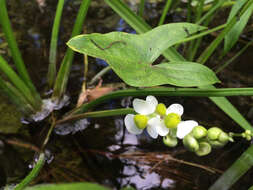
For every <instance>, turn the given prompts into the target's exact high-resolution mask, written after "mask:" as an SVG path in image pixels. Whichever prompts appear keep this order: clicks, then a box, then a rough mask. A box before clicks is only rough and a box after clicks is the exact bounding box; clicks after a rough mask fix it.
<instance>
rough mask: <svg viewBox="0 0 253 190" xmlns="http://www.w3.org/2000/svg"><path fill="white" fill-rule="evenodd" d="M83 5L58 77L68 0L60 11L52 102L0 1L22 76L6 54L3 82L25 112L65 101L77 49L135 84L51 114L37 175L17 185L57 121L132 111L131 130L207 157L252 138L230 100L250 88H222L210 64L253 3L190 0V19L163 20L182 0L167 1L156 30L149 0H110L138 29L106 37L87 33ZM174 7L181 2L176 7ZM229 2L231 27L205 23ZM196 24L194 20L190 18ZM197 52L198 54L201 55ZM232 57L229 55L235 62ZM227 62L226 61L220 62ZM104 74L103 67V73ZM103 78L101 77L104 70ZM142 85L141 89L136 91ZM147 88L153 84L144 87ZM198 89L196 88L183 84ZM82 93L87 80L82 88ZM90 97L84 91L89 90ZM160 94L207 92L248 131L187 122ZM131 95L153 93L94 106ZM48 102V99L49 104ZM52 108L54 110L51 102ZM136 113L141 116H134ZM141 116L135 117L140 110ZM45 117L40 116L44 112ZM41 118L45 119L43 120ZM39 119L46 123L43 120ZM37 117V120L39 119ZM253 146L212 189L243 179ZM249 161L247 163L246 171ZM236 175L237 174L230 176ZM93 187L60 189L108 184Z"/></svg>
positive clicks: (1, 20)
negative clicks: (31, 71)
mask: <svg viewBox="0 0 253 190" xmlns="http://www.w3.org/2000/svg"><path fill="white" fill-rule="evenodd" d="M81 2H82V3H81V5H80V9H79V12H78V15H77V18H76V22H75V25H74V27H73V31H72V38H71V39H70V41H69V42H68V43H67V45H68V46H69V48H68V49H67V52H66V54H65V56H64V59H63V60H62V63H61V66H60V69H59V71H58V74H56V54H57V38H58V31H59V25H60V19H61V14H62V11H63V6H64V0H59V1H58V6H57V10H56V16H55V21H54V26H53V32H52V37H51V44H50V56H49V63H50V64H49V70H48V88H53V94H52V97H51V98H50V99H45V100H42V99H41V97H40V95H39V93H38V92H37V91H36V89H35V87H34V85H33V83H32V81H31V79H30V77H29V75H28V72H27V70H26V67H25V65H24V62H23V60H22V57H21V53H20V52H19V49H18V46H17V43H16V40H15V38H14V35H13V32H12V29H11V25H10V21H9V18H8V14H7V9H6V3H5V0H0V24H1V27H2V29H3V32H4V34H5V38H6V41H7V43H8V45H9V48H10V50H11V54H12V58H13V60H14V63H15V66H16V69H17V72H18V74H17V73H16V72H15V71H14V69H12V68H11V67H10V65H8V63H7V62H6V61H5V59H4V58H3V57H2V56H0V70H1V73H2V74H3V76H1V77H0V87H1V89H2V90H3V92H5V94H6V95H7V96H8V97H9V98H10V99H11V100H12V102H13V103H15V104H16V105H18V107H19V109H20V110H21V111H22V112H23V114H24V115H26V116H30V117H32V118H34V117H35V118H38V116H37V114H38V113H40V112H39V111H42V112H43V114H42V115H43V116H44V117H46V116H48V115H50V113H51V112H52V111H53V110H56V109H60V108H61V107H62V106H59V104H62V105H64V103H62V100H64V102H67V100H66V96H65V92H66V86H67V82H68V79H69V73H70V68H71V65H72V60H73V57H74V51H77V52H79V53H82V54H85V55H86V56H87V55H89V56H93V57H96V58H101V59H104V60H106V61H107V62H108V64H109V65H110V66H109V67H108V68H106V71H108V70H110V69H113V70H114V71H115V73H116V74H117V75H118V76H119V77H120V78H121V79H122V80H123V81H124V82H125V83H126V84H127V85H129V86H130V87H129V88H128V89H126V90H118V91H115V92H111V93H108V94H102V95H100V96H99V97H97V98H96V99H95V100H93V101H91V102H88V103H84V104H82V105H80V106H78V107H77V108H74V109H73V110H70V111H69V112H68V113H67V114H66V115H64V116H63V117H61V118H56V119H55V118H54V117H53V114H52V115H51V117H50V118H51V121H50V124H51V127H50V130H49V131H48V134H47V136H46V138H45V140H44V142H43V144H42V147H41V153H40V157H39V161H38V162H37V164H36V166H35V167H34V168H33V170H32V171H31V173H30V174H29V175H28V176H27V177H26V178H25V179H24V180H23V181H22V182H21V183H20V184H18V185H17V186H16V187H15V189H19V190H20V189H24V188H26V186H27V185H28V184H29V183H30V182H31V181H32V180H33V179H34V177H35V176H36V175H37V174H38V173H39V171H40V169H41V167H42V166H43V163H44V160H45V158H44V153H43V151H44V149H45V146H46V144H47V142H48V140H49V138H50V134H51V132H52V130H53V128H54V127H55V126H56V125H60V124H62V123H65V122H69V121H73V120H77V119H82V118H86V117H107V116H115V115H126V116H125V124H126V127H127V129H128V131H129V132H131V133H134V134H140V133H141V132H142V131H143V129H144V128H147V131H148V133H149V134H150V136H151V137H153V138H157V137H158V135H160V136H163V143H164V144H165V145H166V146H168V147H175V146H176V145H177V143H178V139H182V140H183V144H184V146H185V147H186V148H187V149H188V150H190V151H192V152H194V153H196V154H197V155H198V156H205V155H207V154H209V153H210V152H211V151H212V149H213V148H217V147H223V146H224V145H225V144H227V143H228V142H229V141H231V142H232V141H233V137H235V136H239V137H242V138H245V139H246V140H251V139H252V126H251V125H250V123H249V122H248V121H247V120H246V119H245V118H244V117H243V116H242V114H241V113H240V112H238V111H237V109H236V108H235V107H234V106H233V105H232V104H231V103H230V102H229V101H228V100H227V99H226V98H225V96H240V95H244V96H252V95H253V89H252V88H225V89H224V88H218V89H216V88H215V87H214V86H213V84H215V83H218V82H220V80H219V79H218V78H217V77H216V75H215V72H214V71H212V70H211V69H210V68H208V67H207V66H205V65H204V64H205V63H206V62H207V60H209V58H210V57H211V56H212V55H213V54H214V52H215V51H219V49H218V46H219V45H220V44H221V42H222V41H223V40H224V41H225V45H224V49H223V51H222V52H221V53H220V59H221V58H222V57H224V56H225V55H226V54H227V52H228V51H229V50H230V49H231V48H232V47H233V46H234V45H235V44H236V43H237V41H238V39H239V36H240V34H241V33H242V31H243V29H244V28H245V26H246V24H247V22H248V20H249V18H250V15H251V14H252V11H253V0H242V1H236V2H235V1H233V2H232V3H230V4H226V5H225V3H226V0H222V1H219V0H214V1H212V2H211V3H208V4H207V2H205V1H204V0H201V1H194V2H192V1H189V2H188V3H187V22H184V23H171V24H163V23H164V22H165V18H166V13H167V12H168V11H169V9H172V8H175V7H176V6H177V3H178V1H177V2H176V3H173V2H172V1H171V0H167V2H166V4H165V7H164V10H163V13H162V16H161V18H160V20H159V23H158V27H155V28H153V29H152V28H151V27H150V26H149V25H148V24H147V23H146V22H145V21H144V20H143V19H142V18H141V17H142V15H143V13H144V8H145V6H144V5H145V1H144V0H142V1H141V4H140V8H139V16H137V15H136V14H135V13H134V12H133V11H131V10H130V9H129V7H128V6H127V5H126V4H124V3H123V2H122V1H121V0H105V2H106V3H107V4H108V5H109V6H110V7H111V8H112V9H113V10H114V11H115V12H116V13H117V14H119V16H121V18H123V19H124V20H125V21H126V22H127V23H128V24H129V25H130V26H131V27H132V28H134V29H135V31H136V32H137V33H139V34H126V33H123V32H112V33H108V34H97V33H94V34H84V35H79V36H77V35H78V34H80V33H81V29H82V24H83V21H84V19H85V17H86V13H87V10H88V7H89V5H90V2H91V1H90V0H82V1H81ZM173 6H175V7H173ZM223 6H232V9H231V11H230V14H229V17H228V18H227V21H226V23H225V24H222V25H219V26H217V27H215V28H212V29H208V28H207V26H208V25H209V23H210V22H211V21H212V19H213V18H214V16H215V14H216V12H217V10H218V9H220V8H222V7H223ZM191 22H192V23H191ZM214 31H220V33H219V34H218V36H217V37H215V39H214V40H213V41H212V42H211V43H210V44H209V45H208V47H206V48H205V49H204V50H201V51H200V48H199V47H200V45H201V43H202V39H203V37H204V36H206V35H208V34H211V33H212V32H214ZM182 44H186V45H185V52H186V53H185V57H186V58H184V57H183V56H184V55H181V54H180V53H179V52H178V51H177V47H178V46H179V45H182ZM250 44H252V41H251V42H248V43H247V44H246V45H245V47H244V48H243V49H242V50H241V51H240V52H238V54H236V55H235V57H236V56H239V55H240V54H241V53H242V52H243V51H245V50H246V49H247V47H249V46H250ZM198 54H199V57H197V56H198ZM160 55H163V56H164V58H165V59H166V60H163V62H160V63H158V64H157V63H155V64H154V62H155V61H156V59H157V58H158V57H159V56H160ZM235 57H233V58H232V59H231V60H233V59H235ZM231 60H229V61H228V62H225V63H224V64H221V65H220V66H219V67H218V69H217V70H216V72H220V71H221V70H223V69H224V68H225V67H226V66H228V65H229V63H230V62H231ZM221 62H222V61H221ZM102 73H103V74H104V73H105V72H102ZM99 76H101V74H100V75H99ZM164 84H169V85H174V86H176V87H172V88H171V87H155V88H153V86H158V85H164ZM133 87H136V88H133ZM143 87H147V88H143ZM182 87H198V88H182ZM82 90H83V92H85V90H86V84H85V83H84V85H83V89H82ZM84 94H85V93H84ZM148 95H153V96H154V95H156V96H198V97H200V96H204V97H209V98H210V100H211V101H213V102H214V103H215V104H216V105H217V106H218V107H219V108H220V109H221V110H223V111H224V112H225V113H226V114H227V115H228V116H230V117H231V118H232V119H233V120H234V121H235V122H236V123H237V124H238V125H239V126H240V127H242V128H243V129H244V132H242V133H239V134H236V133H233V132H229V133H226V132H224V131H223V130H222V129H221V128H218V127H211V128H209V129H207V128H205V127H204V126H201V125H199V123H198V122H196V121H194V120H186V121H183V120H182V118H181V117H182V114H183V107H182V106H181V105H179V104H172V105H171V106H170V107H168V108H166V106H165V104H161V103H160V104H158V102H157V100H156V98H154V97H153V96H148ZM125 96H148V97H147V99H146V100H140V99H135V100H134V102H133V107H134V109H131V108H127V109H115V110H105V111H93V112H92V111H90V110H92V109H93V108H94V107H95V106H97V105H99V104H101V103H103V102H105V101H108V100H111V99H113V98H122V97H125ZM45 102H47V103H45ZM48 105H50V106H49V107H47V106H48ZM136 113H137V114H136ZM134 114H135V115H134ZM39 116H41V114H39ZM44 117H42V119H44ZM42 119H41V120H42ZM34 120H35V121H36V119H34ZM252 150H253V146H250V147H249V148H248V149H247V150H246V151H245V152H244V153H243V154H242V156H241V157H240V158H239V159H238V160H237V161H236V162H235V163H234V164H233V165H232V166H231V168H229V169H228V170H227V171H226V172H225V173H224V174H223V175H222V176H221V177H220V178H219V179H218V180H217V182H216V183H215V184H214V185H213V186H212V187H211V188H210V189H211V190H215V189H228V188H230V186H231V185H232V184H233V183H235V182H236V181H237V180H238V179H239V178H240V176H242V175H243V174H244V173H245V172H246V171H248V170H249V169H250V168H251V166H252V165H253V162H252V160H253V159H252V157H253V153H252ZM243 162H247V163H248V165H247V166H246V167H243V168H240V167H241V166H242V165H243ZM230 173H233V174H234V175H229V174H230ZM89 185H90V184H69V185H65V184H63V185H59V186H57V189H64V188H69V187H71V189H81V188H85V187H91V186H92V188H94V189H95V188H98V189H103V187H98V186H96V185H91V186H89ZM52 188H56V187H55V186H54V185H48V186H47V185H45V186H43V185H42V186H35V187H27V189H52Z"/></svg>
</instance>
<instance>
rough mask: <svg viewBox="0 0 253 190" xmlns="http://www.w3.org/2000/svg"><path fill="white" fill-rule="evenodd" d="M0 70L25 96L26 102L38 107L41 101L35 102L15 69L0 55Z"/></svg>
mask: <svg viewBox="0 0 253 190" xmlns="http://www.w3.org/2000/svg"><path fill="white" fill-rule="evenodd" d="M0 71H2V72H3V73H4V74H5V75H6V76H7V77H8V79H9V80H10V81H11V82H12V83H13V84H14V85H15V87H16V88H17V89H18V90H19V92H20V93H22V94H23V96H24V97H25V98H26V100H27V101H28V102H30V103H31V105H32V106H33V107H34V108H35V109H36V110H39V109H40V105H41V102H37V101H36V99H35V98H34V94H33V93H32V92H31V90H30V89H29V88H28V87H27V85H26V84H25V83H24V82H23V80H22V79H20V78H19V76H18V75H17V74H16V72H15V71H13V70H12V68H11V67H10V66H9V65H8V63H7V62H6V61H5V60H4V58H3V57H2V56H1V55H0Z"/></svg>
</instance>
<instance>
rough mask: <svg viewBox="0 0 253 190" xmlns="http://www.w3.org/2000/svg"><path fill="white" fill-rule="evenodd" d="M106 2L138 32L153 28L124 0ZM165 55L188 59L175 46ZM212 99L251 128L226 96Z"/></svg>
mask: <svg viewBox="0 0 253 190" xmlns="http://www.w3.org/2000/svg"><path fill="white" fill-rule="evenodd" d="M224 1H225V0H224ZM105 2H106V3H107V4H108V5H109V6H110V7H111V8H112V9H113V10H114V11H115V12H116V13H118V14H119V15H120V16H121V17H122V18H123V19H124V20H125V21H126V22H127V23H128V24H129V25H130V26H132V27H133V28H134V29H135V30H136V31H137V32H138V33H144V32H147V31H149V30H150V29H151V27H150V26H149V25H148V24H147V23H146V22H145V21H143V20H142V19H141V18H140V17H138V16H137V15H136V14H135V13H134V12H133V11H131V10H130V9H129V8H128V7H127V6H126V5H125V4H124V3H123V2H122V1H110V0H105ZM219 2H220V1H219ZM221 3H222V4H223V2H221ZM218 4H219V3H217V8H218V7H219V6H220V5H222V4H220V5H218ZM215 6H216V5H215ZM217 8H215V9H213V12H211V10H212V9H210V11H208V13H209V14H210V15H211V14H213V13H214V12H215V10H216V9H217ZM208 13H207V14H208ZM210 15H205V16H203V17H202V19H203V18H204V17H205V18H208V17H209V16H210ZM200 21H201V19H200V20H199V22H200ZM217 45H218V44H217ZM214 49H215V48H214ZM211 54H212V53H211ZM211 54H210V55H211ZM163 56H164V57H166V58H167V59H168V60H170V61H186V60H185V59H184V57H183V56H182V55H181V54H179V53H178V52H177V51H176V50H175V49H174V48H173V47H171V48H169V49H167V50H165V51H164V52H163ZM205 88H209V89H215V87H213V86H206V87H205ZM210 99H211V100H212V101H213V102H214V103H215V104H216V105H217V106H218V107H219V108H220V109H221V110H223V111H224V112H225V113H226V114H227V115H228V116H230V117H231V118H232V119H233V120H234V121H235V122H236V123H238V124H239V125H240V126H241V127H243V128H247V129H251V125H250V124H249V123H248V122H247V120H246V119H245V118H244V117H243V116H242V115H241V114H240V112H239V111H238V110H237V109H236V108H235V107H234V106H233V105H232V104H231V103H230V102H229V101H228V100H227V99H226V98H223V97H220V98H215V97H210Z"/></svg>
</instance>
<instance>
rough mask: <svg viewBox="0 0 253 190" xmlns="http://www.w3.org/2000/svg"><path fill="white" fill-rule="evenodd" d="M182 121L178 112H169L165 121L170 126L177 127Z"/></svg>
mask: <svg viewBox="0 0 253 190" xmlns="http://www.w3.org/2000/svg"><path fill="white" fill-rule="evenodd" d="M180 121H181V117H180V116H179V115H178V114H176V113H169V114H168V115H167V116H166V117H165V119H164V123H165V125H166V127H168V128H176V127H177V125H178V124H179V123H180Z"/></svg>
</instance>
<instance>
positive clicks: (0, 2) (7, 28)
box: [0, 0, 41, 104]
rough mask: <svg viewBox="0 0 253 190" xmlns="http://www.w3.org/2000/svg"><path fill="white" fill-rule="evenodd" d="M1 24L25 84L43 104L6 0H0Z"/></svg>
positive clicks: (39, 102)
mask: <svg viewBox="0 0 253 190" xmlns="http://www.w3.org/2000/svg"><path fill="white" fill-rule="evenodd" d="M0 24H1V26H2V30H3V32H4V36H5V38H6V41H7V42H8V46H9V48H10V50H11V55H12V58H13V60H14V63H15V66H16V68H17V71H18V73H19V74H20V77H21V79H22V80H23V81H24V82H25V84H26V85H27V86H28V87H29V88H30V89H31V91H32V92H33V96H34V98H35V99H36V101H37V104H41V98H40V95H39V94H38V92H37V91H36V89H35V87H34V85H33V83H32V81H31V79H30V77H29V74H28V72H27V70H26V67H25V64H24V62H23V59H22V56H21V53H20V51H19V48H18V45H17V42H16V39H15V36H14V34H13V31H12V28H11V23H10V20H9V16H8V13H7V8H6V2H5V0H0Z"/></svg>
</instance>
